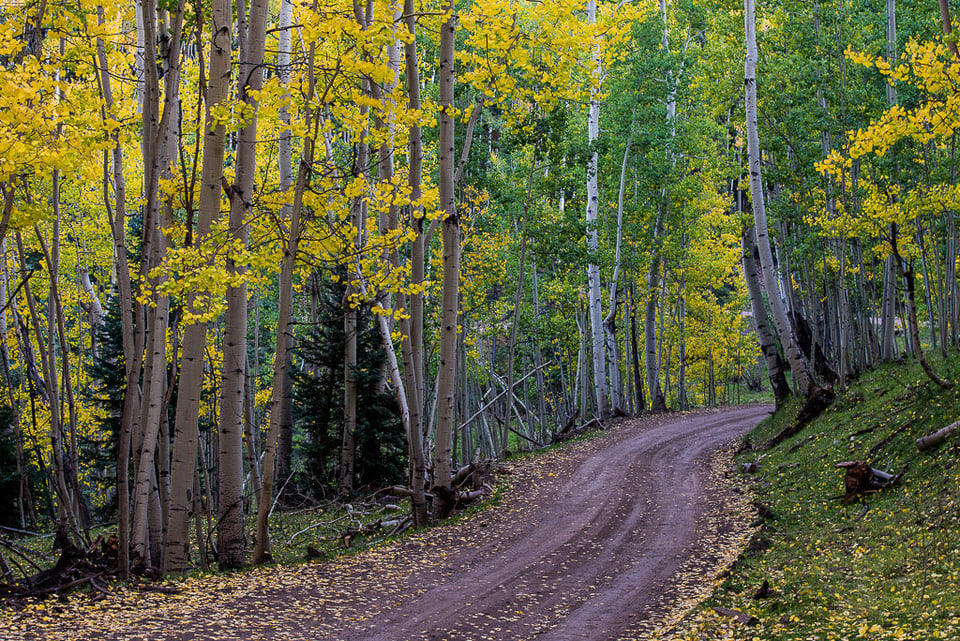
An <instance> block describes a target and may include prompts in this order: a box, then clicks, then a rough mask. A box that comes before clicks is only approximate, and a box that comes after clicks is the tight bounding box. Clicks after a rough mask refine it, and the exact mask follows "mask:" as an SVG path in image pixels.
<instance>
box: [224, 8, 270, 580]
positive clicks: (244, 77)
mask: <svg viewBox="0 0 960 641" xmlns="http://www.w3.org/2000/svg"><path fill="white" fill-rule="evenodd" d="M268 5H269V3H268V2H267V0H252V1H251V3H250V14H249V16H247V20H246V23H247V24H246V25H244V24H243V23H242V22H241V23H240V24H239V25H238V26H239V30H241V31H242V30H243V29H244V27H246V33H245V38H242V39H241V41H240V42H241V49H240V78H239V82H238V84H239V87H238V92H237V93H238V94H239V96H240V98H241V100H243V102H244V104H245V106H246V107H247V108H249V110H250V111H249V115H248V118H247V120H246V122H245V124H244V127H243V129H242V130H241V131H240V134H239V136H238V139H237V157H236V176H235V178H234V181H233V185H232V186H231V188H230V190H229V194H228V195H229V198H230V236H231V238H232V239H233V240H234V241H236V242H237V243H238V245H239V246H240V247H244V248H245V247H246V246H247V242H248V237H249V232H248V229H247V218H248V217H249V215H250V207H251V202H252V200H253V191H254V177H255V172H256V168H257V109H258V106H259V105H258V101H257V95H258V93H259V92H260V89H261V88H262V87H263V56H264V48H265V45H266V33H267V11H268ZM227 271H228V272H229V273H230V274H231V275H232V276H233V277H235V278H242V276H243V273H244V272H245V271H246V269H245V268H244V267H242V266H240V265H237V263H236V261H235V260H234V259H233V258H232V257H229V256H228V258H227ZM226 298H227V312H226V318H225V324H224V335H223V378H222V386H221V396H220V426H219V431H218V433H217V436H218V439H217V444H218V447H219V453H218V454H219V458H218V461H219V466H218V475H217V492H218V496H217V505H218V508H219V512H220V518H219V521H218V522H217V552H218V563H219V565H220V569H221V570H225V569H235V568H239V567H240V566H242V565H243V562H244V546H245V540H244V539H245V537H244V531H243V530H244V528H243V526H244V518H243V479H244V474H243V421H244V415H245V412H244V399H245V398H246V394H245V387H246V380H247V379H246V363H247V286H246V283H244V282H241V283H240V284H238V285H235V286H230V287H228V288H227V296H226ZM278 340H279V337H278Z"/></svg>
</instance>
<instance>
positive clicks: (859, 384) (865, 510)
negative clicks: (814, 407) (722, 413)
mask: <svg viewBox="0 0 960 641" xmlns="http://www.w3.org/2000/svg"><path fill="white" fill-rule="evenodd" d="M934 367H935V368H936V369H937V370H938V371H939V372H940V373H941V375H947V376H948V377H950V378H951V379H952V380H954V381H957V380H960V360H958V359H956V358H954V359H953V360H951V361H949V362H945V361H935V362H934ZM798 409H799V405H798V404H792V405H789V406H787V407H784V408H782V409H781V410H780V411H779V412H778V413H777V414H776V415H774V416H773V417H771V418H770V419H768V420H767V421H764V423H762V424H761V425H760V426H758V428H757V429H756V430H755V431H754V432H753V433H752V434H751V435H750V439H751V440H752V442H754V443H763V442H765V441H766V440H767V439H769V438H770V437H771V436H773V435H774V434H775V433H777V432H778V431H779V430H780V429H781V428H782V427H783V426H784V425H787V424H788V423H789V422H790V421H791V420H792V418H793V417H794V416H795V415H796V412H797V411H798ZM958 418H960V389H956V388H954V389H952V390H946V391H945V390H942V389H940V388H938V387H936V386H935V385H933V384H932V383H930V382H929V380H928V379H927V378H926V377H925V376H924V374H923V372H922V371H921V370H920V368H919V366H915V365H912V364H909V363H908V364H895V365H888V366H884V367H881V368H880V369H878V370H876V371H874V372H870V373H868V374H865V375H864V376H862V377H861V378H860V380H858V381H856V382H855V383H854V384H853V385H851V387H850V389H849V390H847V391H846V392H844V393H843V394H840V395H838V399H837V401H836V403H835V404H834V405H833V406H832V407H830V408H829V410H828V411H827V412H826V413H825V414H824V415H823V416H822V417H820V419H818V420H817V421H815V422H814V423H813V424H811V425H809V426H807V427H806V428H805V429H804V430H803V431H802V432H801V433H800V434H798V435H797V436H795V437H793V438H792V439H790V440H788V441H786V442H785V443H782V444H781V445H780V446H778V447H777V448H775V449H773V450H769V451H763V450H762V449H758V450H753V451H748V452H745V453H744V454H742V456H741V461H751V460H758V461H759V471H758V472H757V473H756V474H755V475H754V476H752V477H750V481H749V485H750V486H751V488H752V490H753V492H754V493H755V495H756V497H757V499H758V500H759V501H761V502H763V503H765V504H767V505H769V507H770V508H771V509H772V510H773V518H772V519H769V520H766V521H765V522H764V524H763V526H762V528H761V529H760V530H759V531H758V532H757V534H756V535H755V536H754V539H753V542H752V544H751V547H750V548H749V549H748V550H747V552H745V553H744V555H743V556H742V557H741V558H740V560H739V561H738V562H737V563H736V564H735V565H734V567H733V568H732V570H731V572H730V573H729V574H728V575H727V576H726V577H723V578H721V579H719V580H718V584H717V586H716V589H715V591H714V593H713V596H712V597H711V598H710V599H709V600H708V601H707V602H705V603H704V604H703V605H702V606H701V607H700V608H699V609H698V610H697V611H695V612H694V613H693V614H692V615H691V616H690V617H688V618H687V619H686V620H685V621H684V622H683V623H682V624H681V625H680V627H679V628H677V629H676V630H674V631H673V633H672V634H671V638H675V639H704V640H707V639H777V640H785V639H820V640H824V641H826V640H829V639H850V640H853V639H912V640H917V641H919V640H921V639H923V640H925V639H936V638H946V639H957V638H960V590H958V585H960V438H957V436H956V435H954V436H953V437H952V438H951V439H950V440H948V441H947V442H946V443H945V444H944V445H942V446H941V447H940V448H939V449H938V450H936V451H934V452H932V453H924V454H921V453H919V452H918V451H917V448H916V446H915V444H914V440H915V439H916V438H918V437H920V436H922V435H924V434H927V433H929V432H932V431H934V430H936V429H938V428H940V427H943V426H944V425H947V424H949V423H952V422H954V421H956V420H957V419H958ZM851 459H864V460H866V461H868V462H869V463H870V464H871V465H872V466H873V467H876V468H879V469H885V470H888V471H890V472H894V473H900V472H903V474H904V475H903V478H902V480H901V481H900V483H899V484H898V485H896V486H895V487H892V488H888V489H885V490H883V491H882V492H880V493H877V494H872V495H869V496H866V497H863V498H860V499H858V500H855V501H853V502H851V503H849V504H844V503H843V502H842V501H841V499H840V496H841V495H842V494H843V492H844V485H843V470H838V469H836V468H835V467H834V465H835V464H836V463H838V462H841V461H846V460H851ZM764 580H767V581H769V583H770V588H771V590H772V593H771V596H770V597H768V598H765V599H754V598H753V595H754V593H755V592H756V590H757V589H758V587H759V586H760V585H761V584H762V583H763V581H764ZM712 607H726V608H734V609H737V610H740V611H742V612H746V613H749V614H751V615H754V616H756V617H757V618H758V619H759V620H760V623H759V624H758V625H755V626H750V627H747V626H744V625H742V624H740V623H737V622H735V621H734V620H733V619H730V618H724V617H721V616H719V615H718V614H716V613H714V612H713V611H712V610H711V608H712Z"/></svg>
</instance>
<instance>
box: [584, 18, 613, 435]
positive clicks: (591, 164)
mask: <svg viewBox="0 0 960 641" xmlns="http://www.w3.org/2000/svg"><path fill="white" fill-rule="evenodd" d="M596 20H597V3H596V0H588V1H587V24H590V25H593V24H595V23H596ZM599 48H600V44H599V43H597V44H596V45H595V47H594V51H593V60H592V65H593V69H592V72H593V74H594V76H595V78H596V79H597V81H599V78H600V77H601V75H602V73H603V69H602V64H603V63H602V61H601V59H600V51H599ZM587 133H588V140H589V143H590V146H591V147H593V146H594V145H595V144H596V141H597V139H598V138H599V137H600V88H599V86H593V87H592V88H591V89H590V108H589V115H588V118H587ZM599 171H600V154H599V152H597V151H596V149H594V150H593V151H592V153H591V155H590V159H589V160H588V161H587V213H586V221H587V251H588V252H589V254H590V263H589V264H588V265H587V296H588V301H589V310H590V336H591V343H590V344H591V348H592V350H593V351H592V354H593V390H594V396H595V397H596V400H597V413H598V414H599V415H600V417H601V418H605V417H606V416H607V415H608V414H609V413H610V408H609V401H608V392H607V379H606V371H607V366H606V358H605V352H604V340H603V318H602V315H601V297H602V294H601V284H600V265H599V264H598V252H599V249H600V246H599V238H598V233H597V226H598V222H597V221H598V217H599V214H600V190H599V187H598V185H597V178H598V176H597V174H598V173H599Z"/></svg>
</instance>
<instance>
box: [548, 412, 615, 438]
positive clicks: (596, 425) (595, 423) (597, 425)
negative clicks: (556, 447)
mask: <svg viewBox="0 0 960 641" xmlns="http://www.w3.org/2000/svg"><path fill="white" fill-rule="evenodd" d="M591 429H600V430H602V429H606V426H605V425H604V424H603V423H601V422H600V419H598V418H591V419H590V420H589V421H587V422H586V423H584V424H583V425H581V426H580V427H576V428H573V429H571V430H568V431H566V432H557V433H556V434H554V435H553V436H552V437H551V439H550V442H551V443H553V444H557V443H563V442H564V441H569V440H570V439H572V438H574V437H576V436H579V435H580V434H582V433H583V432H586V431H588V430H591Z"/></svg>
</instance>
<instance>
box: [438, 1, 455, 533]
mask: <svg viewBox="0 0 960 641" xmlns="http://www.w3.org/2000/svg"><path fill="white" fill-rule="evenodd" d="M446 11H447V12H448V17H447V20H446V21H445V22H444V23H443V25H441V27H440V73H439V83H440V95H439V105H440V141H439V145H440V181H439V188H440V207H441V209H442V211H443V223H442V225H443V226H442V229H443V286H442V290H441V310H442V311H441V320H440V365H439V370H438V383H437V403H438V407H437V430H436V436H435V442H434V447H435V451H434V464H433V468H434V478H433V485H434V488H435V493H436V494H437V496H438V499H439V500H438V506H437V507H438V514H437V515H438V516H440V517H441V518H443V517H445V516H446V515H447V514H448V513H449V511H450V509H451V508H452V507H453V496H452V494H453V492H452V490H451V489H450V480H451V478H452V460H451V455H452V438H453V424H454V417H455V413H456V389H457V342H458V341H457V336H458V333H459V332H458V321H459V308H460V304H459V295H460V217H459V215H458V213H457V205H456V200H455V194H454V118H455V115H454V113H453V108H454V105H453V83H454V49H455V43H454V41H455V38H456V22H457V15H456V5H455V4H454V2H453V0H449V1H448V2H447V5H446Z"/></svg>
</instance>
